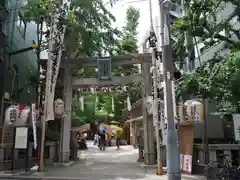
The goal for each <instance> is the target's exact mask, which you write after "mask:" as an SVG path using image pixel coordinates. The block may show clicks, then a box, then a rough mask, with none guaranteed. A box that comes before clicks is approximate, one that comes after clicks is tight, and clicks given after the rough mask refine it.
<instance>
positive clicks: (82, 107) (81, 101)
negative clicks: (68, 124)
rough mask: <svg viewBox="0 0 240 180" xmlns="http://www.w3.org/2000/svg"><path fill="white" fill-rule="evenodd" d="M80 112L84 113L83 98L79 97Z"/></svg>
mask: <svg viewBox="0 0 240 180" xmlns="http://www.w3.org/2000/svg"><path fill="white" fill-rule="evenodd" d="M80 103H81V111H84V96H81V97H80Z"/></svg>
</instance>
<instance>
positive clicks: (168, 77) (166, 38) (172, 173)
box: [159, 0, 181, 180]
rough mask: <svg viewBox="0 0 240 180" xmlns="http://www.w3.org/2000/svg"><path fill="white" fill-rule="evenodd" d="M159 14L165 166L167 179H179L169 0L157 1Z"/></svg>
mask: <svg viewBox="0 0 240 180" xmlns="http://www.w3.org/2000/svg"><path fill="white" fill-rule="evenodd" d="M159 7H160V14H161V22H160V23H161V25H160V26H161V48H162V61H163V76H164V82H165V87H164V89H165V91H164V101H165V103H164V106H165V107H164V108H165V118H166V119H167V167H168V172H167V173H168V180H181V170H180V153H179V143H178V132H177V129H176V126H175V119H174V118H175V117H174V107H173V100H174V99H173V97H172V95H173V94H172V93H173V92H172V91H173V89H172V84H173V59H172V47H171V43H170V15H169V11H170V8H171V7H172V2H171V1H170V0H164V1H162V0H160V1H159Z"/></svg>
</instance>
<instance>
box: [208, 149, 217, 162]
mask: <svg viewBox="0 0 240 180" xmlns="http://www.w3.org/2000/svg"><path fill="white" fill-rule="evenodd" d="M209 159H210V161H217V153H216V150H214V149H211V150H210V152H209Z"/></svg>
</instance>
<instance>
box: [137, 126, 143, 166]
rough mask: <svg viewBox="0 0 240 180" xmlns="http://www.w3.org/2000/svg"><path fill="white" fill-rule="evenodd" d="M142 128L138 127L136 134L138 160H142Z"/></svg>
mask: <svg viewBox="0 0 240 180" xmlns="http://www.w3.org/2000/svg"><path fill="white" fill-rule="evenodd" d="M143 136H144V129H140V130H139V133H138V135H137V139H138V160H137V161H138V162H142V161H144V137H143Z"/></svg>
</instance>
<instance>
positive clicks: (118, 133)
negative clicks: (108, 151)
mask: <svg viewBox="0 0 240 180" xmlns="http://www.w3.org/2000/svg"><path fill="white" fill-rule="evenodd" d="M120 133H121V132H120V131H117V132H116V145H117V148H118V149H119V147H120Z"/></svg>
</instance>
